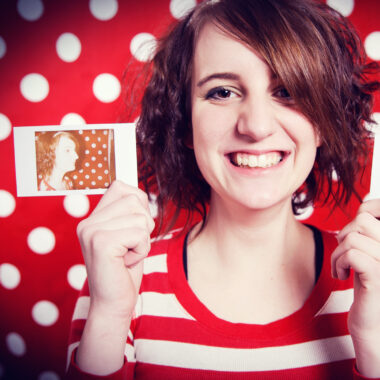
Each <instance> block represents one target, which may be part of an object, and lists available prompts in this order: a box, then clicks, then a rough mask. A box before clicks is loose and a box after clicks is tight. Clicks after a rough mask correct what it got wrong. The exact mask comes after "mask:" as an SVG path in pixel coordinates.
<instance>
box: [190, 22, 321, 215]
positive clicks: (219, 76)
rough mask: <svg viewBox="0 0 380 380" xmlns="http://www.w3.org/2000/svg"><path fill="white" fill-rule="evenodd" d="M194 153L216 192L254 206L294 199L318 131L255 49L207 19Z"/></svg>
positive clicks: (200, 51) (197, 56) (197, 58)
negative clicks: (297, 107) (299, 109)
mask: <svg viewBox="0 0 380 380" xmlns="http://www.w3.org/2000/svg"><path fill="white" fill-rule="evenodd" d="M193 66H194V68H193V78H192V127H193V146H194V153H195V157H196V160H197V164H198V166H199V169H200V170H201V172H202V174H203V176H204V178H205V179H206V181H207V182H208V183H209V185H210V186H211V189H212V193H213V196H214V197H215V196H217V197H219V199H223V200H224V201H232V202H235V203H236V202H237V203H239V204H242V205H244V206H245V207H248V208H251V209H263V208H267V207H270V206H273V205H274V204H277V203H279V202H284V201H287V202H288V201H290V199H291V196H292V194H293V193H294V191H295V190H297V189H298V188H299V187H300V186H301V185H302V183H303V182H304V181H305V179H306V177H307V176H308V174H309V173H310V171H311V169H312V167H313V164H314V160H315V156H316V150H317V147H318V146H319V139H318V136H317V134H316V132H315V131H314V128H313V126H312V125H311V123H310V122H309V121H308V119H306V117H305V116H303V115H302V114H301V113H300V112H298V111H297V109H296V107H295V106H294V104H293V102H292V99H291V98H290V96H289V94H288V93H287V91H286V89H285V88H283V87H282V84H281V83H279V81H278V80H277V79H276V77H275V76H274V75H273V73H272V72H271V71H270V69H269V67H268V66H267V64H266V63H265V62H264V61H263V60H262V59H261V58H260V56H258V55H257V54H256V53H255V52H254V51H253V50H252V49H250V48H248V47H247V46H246V45H243V44H242V43H240V42H239V41H238V40H236V39H233V38H231V37H230V36H228V35H226V34H224V33H223V32H221V31H220V30H219V29H218V28H217V27H215V26H214V25H212V24H207V25H206V26H205V27H204V28H203V30H202V31H201V33H200V36H199V40H198V42H197V45H196V48H195V52H194V65H193Z"/></svg>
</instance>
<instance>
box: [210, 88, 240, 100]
mask: <svg viewBox="0 0 380 380" xmlns="http://www.w3.org/2000/svg"><path fill="white" fill-rule="evenodd" d="M234 95H236V94H235V93H234V92H232V91H231V90H228V89H226V88H224V87H218V88H214V89H212V90H210V91H209V92H208V93H207V95H206V99H215V100H222V99H228V98H231V97H233V96H234Z"/></svg>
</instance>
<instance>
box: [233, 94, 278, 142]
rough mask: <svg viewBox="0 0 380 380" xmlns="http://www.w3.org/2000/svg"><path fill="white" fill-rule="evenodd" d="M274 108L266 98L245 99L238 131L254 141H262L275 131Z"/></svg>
mask: <svg viewBox="0 0 380 380" xmlns="http://www.w3.org/2000/svg"><path fill="white" fill-rule="evenodd" d="M275 128H276V126H275V117H274V114H273V109H272V107H271V106H270V104H268V102H267V101H266V100H265V99H261V100H260V99H249V98H247V99H245V100H244V101H243V102H242V103H241V105H240V110H239V115H238V121H237V132H238V134H239V135H241V136H246V137H249V138H250V139H251V140H253V141H260V140H263V139H265V138H266V137H268V136H270V135H272V134H273V132H274V131H275Z"/></svg>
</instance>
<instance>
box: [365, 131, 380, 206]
mask: <svg viewBox="0 0 380 380" xmlns="http://www.w3.org/2000/svg"><path fill="white" fill-rule="evenodd" d="M376 198H380V132H375V133H374V144H373V157H372V170H371V187H370V192H369V197H368V199H376Z"/></svg>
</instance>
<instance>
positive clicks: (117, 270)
mask: <svg viewBox="0 0 380 380" xmlns="http://www.w3.org/2000/svg"><path fill="white" fill-rule="evenodd" d="M364 59H365V58H364V57H363V55H362V51H361V45H360V42H359V40H358V37H357V35H356V34H355V32H353V30H352V28H351V27H350V26H349V24H348V22H347V21H346V20H345V19H344V18H343V17H342V16H340V15H339V14H338V13H337V12H335V11H333V10H332V9H330V8H329V7H328V6H326V5H323V4H321V3H319V2H315V1H313V0H292V1H290V0H289V1H287V0H265V1H263V0H220V1H206V2H203V3H201V4H199V5H198V6H197V7H196V8H195V9H194V10H193V11H192V12H191V13H190V14H189V15H187V16H186V17H185V18H184V19H182V20H181V21H180V22H179V23H178V24H177V25H176V26H175V27H174V28H172V30H171V31H170V32H169V34H168V35H167V36H166V37H165V38H163V39H162V40H161V41H160V42H159V44H158V48H157V51H156V54H155V57H154V58H153V68H152V76H151V78H150V81H149V83H148V86H147V88H146V91H145V95H144V98H143V102H142V112H141V117H140V119H139V122H138V135H139V141H140V148H141V153H142V157H144V160H145V161H144V163H143V164H142V166H141V175H142V178H143V180H144V184H145V186H146V189H147V190H148V191H150V190H151V189H152V188H153V189H154V190H155V191H156V193H157V194H158V198H157V199H158V205H159V211H160V213H159V221H160V226H162V224H164V225H165V226H166V227H167V228H170V225H173V223H172V222H173V221H174V220H175V218H176V216H178V212H180V211H181V210H187V211H188V213H189V214H188V219H187V221H188V222H187V224H186V226H185V227H184V229H183V230H181V231H176V232H172V233H169V234H168V233H167V234H165V235H164V237H163V238H161V239H157V240H155V241H154V242H153V243H152V245H151V243H150V233H151V232H152V230H153V228H154V222H153V220H152V218H151V216H150V213H149V207H148V198H147V196H146V194H145V193H144V192H143V191H141V190H139V189H135V188H131V187H130V186H127V185H124V184H122V183H120V182H115V183H113V185H112V186H111V188H110V189H109V190H108V191H107V193H106V194H105V195H104V197H103V198H102V199H101V201H100V202H99V204H98V206H97V207H96V208H95V210H94V211H93V213H92V214H91V216H90V217H89V218H87V219H86V220H84V221H82V222H81V223H80V224H79V226H78V235H79V239H80V242H81V246H82V249H83V255H84V258H85V262H86V267H87V272H88V283H86V285H85V287H84V289H83V291H82V294H81V296H80V298H79V300H78V303H77V306H76V309H75V312H74V318H73V324H72V334H71V344H70V349H69V352H70V360H71V363H70V368H69V371H68V377H69V378H78V379H79V378H80V379H92V378H98V377H99V378H107V379H122V378H130V379H133V378H134V379H281V378H286V379H301V378H302V379H303V378H307V377H308V378H313V379H338V378H339V379H350V378H356V379H363V378H380V345H379V342H380V302H379V297H380V280H379V279H380V221H378V220H377V219H376V217H379V216H380V201H376V200H373V201H369V202H365V203H363V204H362V206H361V207H360V209H359V211H358V214H357V217H356V218H355V219H354V220H353V221H352V222H351V223H350V224H348V225H347V226H346V227H345V228H344V229H343V230H342V231H341V232H340V233H339V234H338V235H337V236H334V235H332V234H330V233H327V232H322V231H319V230H318V229H316V228H314V227H312V226H307V225H304V224H302V223H300V222H299V221H298V220H297V219H296V218H295V213H297V211H299V210H300V208H301V207H303V206H305V205H306V204H308V203H310V202H312V201H313V200H315V199H316V198H321V197H322V193H323V194H325V200H327V199H330V197H332V198H333V200H334V201H335V202H336V203H338V204H342V203H344V202H345V201H348V199H349V198H350V196H351V195H352V194H353V193H355V190H354V188H353V182H354V176H355V174H357V173H358V171H359V169H360V168H359V162H361V158H363V156H365V154H366V137H368V132H367V131H366V129H365V127H364V124H363V123H364V122H365V121H369V120H370V114H371V106H372V92H374V91H375V90H376V89H378V88H379V85H378V83H377V82H369V81H368V80H366V74H367V72H368V70H369V69H370V67H368V66H366V65H365V63H364ZM333 170H335V172H336V173H337V175H338V177H339V186H338V187H337V188H335V187H334V186H333V185H332V173H333ZM301 193H302V194H303V196H301V195H300V194H301ZM322 199H323V198H322ZM173 205H174V211H173V209H172V208H171V207H170V206H173ZM196 212H199V213H200V214H201V216H202V221H201V222H199V223H195V222H194V221H193V218H192V217H193V216H194V214H195V213H196ZM170 215H171V216H172V218H171V219H170V217H169V216H170ZM168 219H169V220H168ZM168 226H169V227H168ZM148 254H149V255H148ZM350 273H352V274H350ZM347 318H348V319H347Z"/></svg>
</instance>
